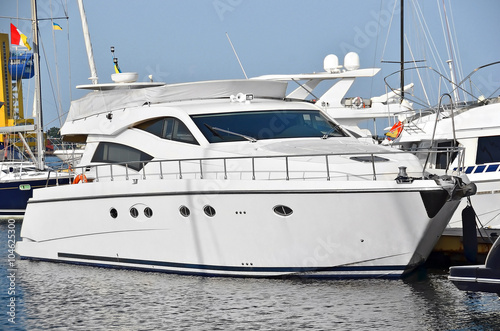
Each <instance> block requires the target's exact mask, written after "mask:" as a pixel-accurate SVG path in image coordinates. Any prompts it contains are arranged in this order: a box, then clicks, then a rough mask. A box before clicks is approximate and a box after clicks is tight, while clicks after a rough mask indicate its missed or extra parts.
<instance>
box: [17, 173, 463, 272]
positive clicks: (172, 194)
mask: <svg viewBox="0 0 500 331" xmlns="http://www.w3.org/2000/svg"><path fill="white" fill-rule="evenodd" d="M422 192H423V193H422ZM443 195H444V196H447V195H448V193H447V192H446V191H445V190H444V189H443V188H442V187H440V186H438V185H437V184H436V183H435V182H434V181H415V182H413V183H405V184H397V183H396V182H395V181H369V182H366V181H335V182H334V181H331V182H330V181H297V180H296V181H266V182H262V181H258V180H239V181H231V180H210V179H203V180H201V179H180V180H161V179H158V180H154V179H148V180H139V181H137V180H135V181H132V180H129V181H116V182H113V181H111V182H109V181H106V182H94V183H85V184H78V185H66V186H64V187H58V188H57V189H56V190H54V189H53V188H46V189H40V190H37V191H35V196H34V198H33V199H31V200H30V202H29V204H28V209H27V213H26V216H25V219H24V221H23V228H22V232H21V236H22V237H23V240H22V241H20V242H18V244H17V253H18V254H19V255H20V256H21V257H22V258H26V259H39V260H49V261H57V262H66V263H77V264H88V265H94V266H105V267H113V268H129V269H140V270H148V271H160V272H169V273H180V274H195V275H206V276H236V277H283V276H304V277H335V278H344V277H345V278H358V277H385V278H399V277H401V276H402V275H404V274H405V273H407V272H409V271H411V270H412V269H414V268H415V267H416V266H418V265H419V264H421V263H423V262H424V261H425V260H426V258H427V257H428V255H429V253H430V252H431V250H432V248H433V247H434V245H435V244H436V242H437V240H438V239H439V237H440V235H441V233H442V232H443V230H444V228H445V227H446V225H447V223H448V221H449V219H450V217H451V215H452V214H453V212H454V211H455V210H456V208H457V206H458V204H459V201H458V200H448V201H446V199H444V200H443V202H442V203H441V204H439V206H436V205H435V204H434V206H433V207H430V205H432V204H433V203H431V200H432V201H435V197H436V196H443ZM207 206H210V207H212V208H213V209H210V208H208V207H207ZM277 206H286V207H289V208H290V210H286V208H285V209H284V208H276V207H277ZM183 207H187V209H189V215H187V216H186V208H183ZM47 208H54V209H57V210H58V213H55V214H52V215H47V213H46V211H47ZM275 209H278V212H280V211H281V213H283V210H285V211H284V213H285V214H288V215H287V216H284V215H279V214H278V213H276V212H275ZM134 210H135V211H137V216H135V211H134ZM290 211H291V213H290ZM181 212H183V213H184V216H183V215H182V213H181ZM207 212H208V215H207ZM114 216H116V217H114Z"/></svg>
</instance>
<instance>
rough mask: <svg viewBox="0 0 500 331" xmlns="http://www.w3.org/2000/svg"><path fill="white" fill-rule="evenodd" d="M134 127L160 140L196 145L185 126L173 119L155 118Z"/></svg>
mask: <svg viewBox="0 0 500 331" xmlns="http://www.w3.org/2000/svg"><path fill="white" fill-rule="evenodd" d="M136 127H137V128H138V129H141V130H144V131H146V132H149V133H152V134H154V135H155V136H158V137H160V138H162V139H167V140H174V141H180V142H184V143H189V144H198V142H197V141H196V139H195V138H194V136H193V135H192V134H191V132H190V131H189V129H188V128H187V127H186V125H185V124H184V123H182V122H181V121H180V120H178V119H176V118H173V117H165V118H157V119H154V120H151V121H148V122H145V123H141V124H139V125H138V126H136Z"/></svg>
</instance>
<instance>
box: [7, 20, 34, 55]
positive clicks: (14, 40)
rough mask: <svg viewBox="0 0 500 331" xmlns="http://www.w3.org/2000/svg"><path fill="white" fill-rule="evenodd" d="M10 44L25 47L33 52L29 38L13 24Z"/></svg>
mask: <svg viewBox="0 0 500 331" xmlns="http://www.w3.org/2000/svg"><path fill="white" fill-rule="evenodd" d="M10 43H11V44H12V45H18V46H24V47H26V48H27V49H28V50H29V51H31V47H30V45H29V44H28V37H26V36H25V35H24V34H23V33H22V32H21V31H19V30H18V29H17V28H16V27H15V26H14V24H12V23H10Z"/></svg>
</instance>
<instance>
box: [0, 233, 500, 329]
mask: <svg viewBox="0 0 500 331" xmlns="http://www.w3.org/2000/svg"><path fill="white" fill-rule="evenodd" d="M0 229H2V230H4V229H3V228H2V227H1V226H0ZM4 233H5V232H3V231H2V232H1V233H0V234H2V235H3V234H4ZM2 245H4V244H3V243H2ZM2 249H3V247H2ZM17 262H18V271H17V284H16V285H17V287H18V292H17V297H16V298H17V299H18V303H19V304H18V306H17V308H18V312H19V314H18V315H17V317H18V325H20V326H21V327H20V329H29V330H31V329H56V330H57V329H64V330H66V329H71V330H80V329H81V330H92V329H99V330H101V329H105V330H152V329H156V330H159V329H162V330H167V329H168V330H299V329H311V330H333V329H341V330H359V329H371V330H391V329H393V330H396V329H398V330H399V329H405V330H437V329H439V330H450V329H499V328H500V318H498V316H500V315H499V313H500V301H499V299H498V296H497V295H494V294H474V293H467V292H462V291H459V290H458V289H456V287H455V286H454V285H453V284H452V283H451V282H449V281H448V279H447V271H445V270H426V269H420V270H418V271H417V272H416V273H414V274H412V275H411V277H409V278H406V279H404V280H382V279H369V280H321V281H318V280H308V279H301V278H297V279H286V280H269V279H234V278H203V277H195V276H178V275H168V274H161V273H148V272H139V271H130V270H115V269H104V268H96V267H86V266H76V265H68V264H62V263H47V262H34V261H25V260H23V261H17ZM4 270H5V269H2V272H4ZM1 285H2V297H1V298H2V299H1V300H2V306H4V305H3V302H5V301H4V300H5V299H6V298H5V291H4V290H3V289H4V288H5V284H4V280H2V281H1ZM5 326H7V323H6V321H5V320H2V321H0V329H5Z"/></svg>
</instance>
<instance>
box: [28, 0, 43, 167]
mask: <svg viewBox="0 0 500 331" xmlns="http://www.w3.org/2000/svg"><path fill="white" fill-rule="evenodd" d="M31 20H32V22H31V24H32V28H33V66H34V71H35V100H34V107H35V117H36V122H35V124H36V125H35V132H36V149H37V153H38V155H37V159H36V166H37V168H38V169H40V170H43V169H45V144H44V142H45V137H44V135H43V118H42V91H41V79H40V54H39V52H38V14H37V8H36V0H31Z"/></svg>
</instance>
